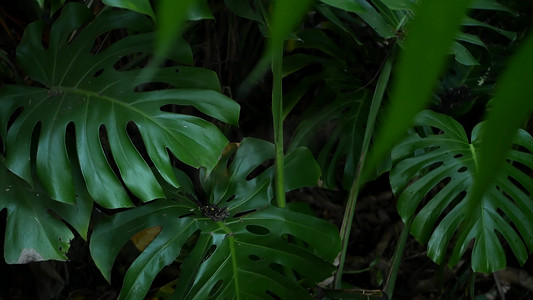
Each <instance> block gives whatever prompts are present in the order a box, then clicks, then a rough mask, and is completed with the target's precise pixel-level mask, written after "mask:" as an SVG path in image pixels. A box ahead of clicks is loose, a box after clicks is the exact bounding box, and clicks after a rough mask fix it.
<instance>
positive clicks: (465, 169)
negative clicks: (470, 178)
mask: <svg viewBox="0 0 533 300" xmlns="http://www.w3.org/2000/svg"><path fill="white" fill-rule="evenodd" d="M467 170H468V168H467V167H460V168H459V170H457V172H459V173H464V172H466V171H467Z"/></svg>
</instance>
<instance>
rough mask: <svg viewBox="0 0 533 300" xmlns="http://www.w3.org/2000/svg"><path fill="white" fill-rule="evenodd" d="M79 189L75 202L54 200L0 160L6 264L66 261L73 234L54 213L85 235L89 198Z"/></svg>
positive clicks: (90, 206)
mask: <svg viewBox="0 0 533 300" xmlns="http://www.w3.org/2000/svg"><path fill="white" fill-rule="evenodd" d="M85 197H86V194H84V193H83V192H82V191H80V195H79V196H78V197H77V201H76V204H75V205H68V204H63V203H59V202H57V201H54V200H52V199H50V198H49V197H47V196H46V193H45V192H44V190H42V189H40V188H39V186H36V187H34V188H32V187H31V186H29V185H28V183H27V182H25V181H24V180H22V179H20V178H19V177H17V176H16V175H15V174H13V173H11V172H10V171H9V170H8V169H7V168H6V166H5V164H4V161H3V158H2V159H1V161H0V210H2V209H4V208H6V209H7V223H6V232H5V241H4V257H5V261H6V262H7V263H9V264H14V263H18V264H21V263H29V262H34V261H43V260H50V259H54V260H66V259H67V256H66V253H67V252H68V250H69V247H70V240H71V239H72V238H74V234H73V233H72V231H71V230H70V229H69V227H68V226H67V225H66V224H65V223H64V222H62V221H61V220H60V219H59V218H58V217H57V215H53V214H51V213H50V210H52V211H54V212H55V213H57V214H58V215H59V216H62V217H64V218H65V219H66V220H67V221H68V222H69V223H70V224H71V225H73V227H75V228H76V229H77V230H78V232H79V233H80V234H81V235H82V236H83V237H84V238H86V237H87V227H88V225H89V217H90V215H91V210H92V201H91V199H90V197H89V198H85Z"/></svg>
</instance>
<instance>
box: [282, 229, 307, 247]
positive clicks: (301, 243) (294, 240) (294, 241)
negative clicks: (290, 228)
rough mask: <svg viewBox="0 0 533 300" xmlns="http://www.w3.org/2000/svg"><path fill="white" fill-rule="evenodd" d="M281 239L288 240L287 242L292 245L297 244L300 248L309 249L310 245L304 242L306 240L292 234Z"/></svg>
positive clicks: (287, 234) (284, 235)
mask: <svg viewBox="0 0 533 300" xmlns="http://www.w3.org/2000/svg"><path fill="white" fill-rule="evenodd" d="M281 238H282V239H284V240H286V241H287V242H289V243H291V244H295V245H298V246H300V247H303V248H309V243H307V242H306V241H304V240H302V239H300V238H297V237H295V236H294V235H292V234H289V233H286V234H283V235H282V236H281Z"/></svg>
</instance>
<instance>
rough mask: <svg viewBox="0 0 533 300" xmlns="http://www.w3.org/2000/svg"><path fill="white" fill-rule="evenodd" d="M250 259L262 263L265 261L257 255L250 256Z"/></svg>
mask: <svg viewBox="0 0 533 300" xmlns="http://www.w3.org/2000/svg"><path fill="white" fill-rule="evenodd" d="M248 258H249V259H250V260H251V261H261V260H263V259H262V258H261V257H259V256H257V255H253V254H250V255H249V256H248Z"/></svg>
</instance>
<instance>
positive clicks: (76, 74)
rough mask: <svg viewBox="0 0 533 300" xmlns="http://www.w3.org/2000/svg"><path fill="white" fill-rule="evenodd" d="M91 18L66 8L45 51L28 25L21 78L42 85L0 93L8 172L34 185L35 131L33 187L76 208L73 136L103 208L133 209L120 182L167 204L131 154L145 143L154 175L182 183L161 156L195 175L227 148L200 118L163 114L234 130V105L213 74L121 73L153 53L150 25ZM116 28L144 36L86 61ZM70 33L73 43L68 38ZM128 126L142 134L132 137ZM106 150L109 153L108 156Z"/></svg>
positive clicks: (124, 15)
mask: <svg viewBox="0 0 533 300" xmlns="http://www.w3.org/2000/svg"><path fill="white" fill-rule="evenodd" d="M91 20H92V14H91V12H90V11H89V10H88V9H87V8H85V7H83V6H82V5H80V4H76V3H72V4H69V5H66V6H65V7H64V10H63V13H62V14H61V16H60V18H59V19H58V20H57V21H56V22H55V23H54V24H53V25H52V30H51V34H50V46H49V47H48V48H44V47H43V45H42V43H41V36H42V33H41V32H42V26H43V25H42V23H40V22H37V23H32V24H30V25H29V26H28V28H27V30H26V32H25V34H24V36H23V39H22V42H21V44H20V46H19V48H18V49H17V58H18V61H19V63H20V65H21V67H22V69H23V70H24V71H25V72H26V74H27V75H28V76H29V77H30V78H32V79H33V80H34V81H37V82H39V83H41V84H42V85H43V87H26V86H15V85H12V86H6V87H4V88H3V89H2V93H1V96H0V123H1V125H0V126H2V127H1V128H2V137H4V140H5V145H6V165H7V166H8V168H9V169H10V170H11V171H12V172H14V173H15V174H17V175H18V176H20V177H22V178H24V179H25V180H26V181H28V182H32V178H31V174H30V163H31V161H30V160H28V157H30V149H31V145H32V141H31V137H32V133H33V132H34V131H35V132H36V134H37V135H38V142H37V145H36V146H37V155H36V158H32V159H36V162H37V168H36V169H37V175H38V177H39V179H40V180H41V181H42V184H43V186H44V187H45V188H46V190H47V192H48V193H49V194H50V195H51V197H52V198H53V199H56V200H59V201H62V202H69V203H72V202H73V201H74V199H75V196H74V195H75V193H74V189H73V180H72V174H71V171H70V169H71V168H70V163H69V159H68V155H67V152H66V146H65V139H71V138H75V140H76V147H77V155H78V156H79V163H80V166H81V171H82V174H83V177H84V179H85V183H86V185H87V188H88V190H89V193H90V194H91V196H92V197H93V198H94V199H95V201H97V202H98V203H99V204H100V205H102V206H104V207H124V206H130V205H131V202H130V200H129V197H128V196H127V193H126V191H125V189H124V187H123V186H122V183H121V181H123V182H124V184H125V185H126V187H127V188H128V189H129V190H130V191H131V192H132V193H133V194H134V195H135V196H137V197H138V198H140V199H141V200H143V201H149V200H152V199H155V198H159V197H163V196H164V194H163V191H162V189H161V187H160V184H159V183H158V182H157V180H156V179H155V176H154V174H153V172H152V170H151V169H150V167H149V165H148V163H147V162H146V161H145V160H144V159H143V158H142V157H141V155H140V153H139V151H138V150H137V147H139V144H141V143H142V144H144V147H145V148H146V151H147V153H148V156H149V157H150V160H151V161H152V162H153V164H154V165H155V167H156V170H157V172H158V173H160V174H161V176H162V177H163V178H164V179H165V180H166V181H167V182H169V183H171V184H173V185H174V186H179V182H178V181H177V180H176V179H175V177H174V174H173V172H172V168H171V165H170V157H169V154H168V152H167V150H168V151H170V152H171V153H172V154H173V155H175V156H176V157H177V158H178V159H180V160H181V161H183V162H184V163H186V164H189V165H191V166H193V167H200V166H204V167H206V168H207V169H208V170H210V169H212V168H213V167H214V166H215V164H216V162H217V160H218V157H219V155H220V153H221V152H222V149H223V148H224V146H225V145H226V144H227V140H226V138H225V137H224V136H223V134H222V133H221V132H220V131H219V130H218V128H217V127H216V126H215V125H213V124H211V123H209V122H207V121H205V120H203V119H200V118H198V117H194V116H188V115H183V114H179V113H173V112H167V111H163V110H162V109H161V108H162V107H164V106H168V105H175V106H193V107H195V108H196V109H198V110H199V111H201V112H203V113H205V114H207V115H209V116H211V117H214V118H217V119H219V120H221V121H223V122H227V123H230V124H237V122H238V113H239V106H238V104H236V103H235V102H234V101H232V100H231V99H229V98H227V97H226V96H224V95H222V94H221V93H220V85H219V83H218V80H217V78H216V75H215V73H213V72H211V71H208V70H205V69H200V68H191V67H167V68H157V69H152V74H153V76H146V75H143V74H144V73H142V71H141V70H140V69H134V68H128V67H127V66H125V68H124V69H123V70H117V69H116V68H115V67H116V65H117V64H119V63H120V60H121V59H123V58H124V59H126V58H130V59H132V58H133V57H136V55H137V54H139V53H144V54H150V53H151V51H152V49H151V45H152V41H153V33H152V32H150V30H151V28H152V26H151V24H150V22H149V20H148V19H146V18H145V17H143V16H141V15H139V14H136V13H133V12H127V11H116V10H107V11H105V12H103V13H101V14H100V15H98V16H97V17H96V18H94V20H92V21H91ZM88 21H91V22H90V23H89V24H87V25H86V26H85V27H83V29H79V28H80V27H81V26H82V25H83V24H85V22H88ZM117 28H128V29H130V30H134V31H138V32H140V33H138V34H134V35H129V36H127V37H125V38H123V39H121V40H120V41H118V42H115V43H113V44H111V45H109V46H108V47H107V48H105V49H101V50H100V51H98V52H97V53H93V54H91V52H92V51H95V49H98V48H99V47H100V45H97V44H96V45H95V46H93V44H95V41H96V40H97V38H98V36H100V35H101V34H105V33H107V32H109V31H111V30H113V29H117ZM73 32H76V35H75V36H74V37H73V38H71V35H72V33H73ZM150 83H164V84H165V85H166V86H168V87H170V88H169V89H165V90H156V91H143V89H144V87H145V86H146V85H147V84H150ZM20 109H22V112H21V113H20V115H19V116H18V117H16V118H15V119H14V121H13V124H12V126H11V127H10V128H9V130H7V122H8V120H9V119H10V118H11V116H12V115H13V114H15V113H16V112H17V111H19V110H20ZM38 124H39V126H38ZM70 124H72V125H74V126H73V130H72V131H73V132H72V133H68V131H69V130H67V127H69V125H70ZM128 128H129V129H128ZM132 128H135V130H137V131H138V132H139V134H138V135H135V134H132V133H131V129H132ZM37 129H39V130H37ZM104 149H110V152H109V153H104ZM106 155H110V158H109V159H112V160H114V163H116V165H117V167H118V173H119V174H115V172H114V170H113V169H112V167H111V165H110V163H109V161H108V158H107V157H106ZM117 175H118V176H117Z"/></svg>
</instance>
